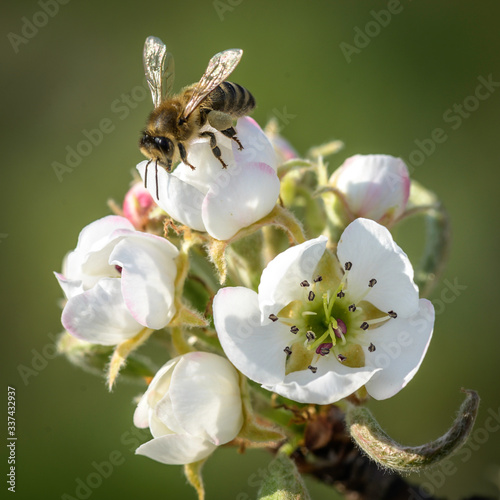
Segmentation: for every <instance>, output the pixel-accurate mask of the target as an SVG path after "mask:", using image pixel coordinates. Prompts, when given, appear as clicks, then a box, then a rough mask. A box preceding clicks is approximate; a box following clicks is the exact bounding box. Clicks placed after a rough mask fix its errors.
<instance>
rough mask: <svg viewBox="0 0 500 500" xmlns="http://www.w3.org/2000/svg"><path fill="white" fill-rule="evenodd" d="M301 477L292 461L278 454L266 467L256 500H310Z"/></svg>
mask: <svg viewBox="0 0 500 500" xmlns="http://www.w3.org/2000/svg"><path fill="white" fill-rule="evenodd" d="M310 498H311V497H310V495H309V493H308V491H307V488H306V485H305V484H304V480H303V479H302V476H301V475H300V474H299V471H298V470H297V467H296V466H295V464H294V463H293V461H292V460H291V459H290V458H289V457H288V456H287V455H285V454H283V453H279V454H278V455H277V456H276V457H275V458H274V459H273V460H272V461H271V462H270V463H269V465H268V466H267V473H266V475H265V476H264V479H263V481H262V484H261V487H260V489H259V492H258V494H257V499H258V500H310Z"/></svg>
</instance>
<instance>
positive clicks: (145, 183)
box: [144, 159, 153, 189]
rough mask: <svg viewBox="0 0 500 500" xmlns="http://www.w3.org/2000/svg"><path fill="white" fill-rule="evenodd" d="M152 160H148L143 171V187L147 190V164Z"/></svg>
mask: <svg viewBox="0 0 500 500" xmlns="http://www.w3.org/2000/svg"><path fill="white" fill-rule="evenodd" d="M152 161H153V160H152V159H151V160H149V161H148V162H147V163H146V169H145V170H144V187H145V188H146V189H147V183H148V167H149V164H150V163H151V162H152Z"/></svg>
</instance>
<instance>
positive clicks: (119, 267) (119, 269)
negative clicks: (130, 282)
mask: <svg viewBox="0 0 500 500" xmlns="http://www.w3.org/2000/svg"><path fill="white" fill-rule="evenodd" d="M115 269H116V270H117V271H118V272H119V273H120V274H121V273H122V269H123V267H122V266H115Z"/></svg>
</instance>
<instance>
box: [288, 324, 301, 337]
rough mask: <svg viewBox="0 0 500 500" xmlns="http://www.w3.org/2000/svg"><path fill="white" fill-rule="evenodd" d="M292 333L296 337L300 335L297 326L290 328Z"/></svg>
mask: <svg viewBox="0 0 500 500" xmlns="http://www.w3.org/2000/svg"><path fill="white" fill-rule="evenodd" d="M290 331H291V332H292V333H293V334H294V335H296V334H297V333H299V329H298V328H297V327H296V326H295V325H293V326H292V327H291V328H290Z"/></svg>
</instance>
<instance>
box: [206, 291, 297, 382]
mask: <svg viewBox="0 0 500 500" xmlns="http://www.w3.org/2000/svg"><path fill="white" fill-rule="evenodd" d="M213 311H214V324H215V329H216V330H217V335H218V336H219V341H220V343H221V345H222V348H223V349H224V352H225V353H226V356H227V357H228V358H229V360H230V361H231V363H233V365H234V366H236V368H237V369H238V370H239V371H240V372H242V373H243V374H244V375H246V376H247V377H248V378H250V379H252V380H255V381H256V382H259V383H260V384H264V383H268V384H277V383H278V382H281V381H282V380H283V378H284V376H285V362H286V354H285V353H284V352H283V349H284V348H285V347H286V346H287V345H289V343H290V342H291V341H292V340H293V339H294V335H293V334H292V333H290V330H289V328H288V327H286V326H285V325H283V324H282V323H281V322H276V323H272V322H271V321H270V320H267V322H268V324H266V325H262V324H261V320H260V309H259V302H258V297H257V294H256V293H255V292H254V291H253V290H250V289H248V288H244V287H234V288H222V289H221V290H219V292H218V293H217V295H216V296H215V298H214V302H213Z"/></svg>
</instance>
